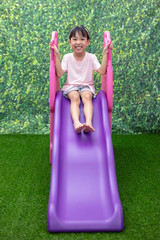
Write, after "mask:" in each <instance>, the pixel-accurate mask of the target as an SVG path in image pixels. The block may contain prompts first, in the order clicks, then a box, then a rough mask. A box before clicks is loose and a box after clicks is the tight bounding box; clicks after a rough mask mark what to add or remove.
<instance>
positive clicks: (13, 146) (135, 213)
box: [0, 135, 160, 240]
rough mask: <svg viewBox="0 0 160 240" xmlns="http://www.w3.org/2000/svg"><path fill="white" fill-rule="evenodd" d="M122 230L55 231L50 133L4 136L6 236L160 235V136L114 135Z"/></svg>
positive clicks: (0, 169) (2, 215) (1, 226)
mask: <svg viewBox="0 0 160 240" xmlns="http://www.w3.org/2000/svg"><path fill="white" fill-rule="evenodd" d="M112 139H113V147H114V153H115V164H116V174H117V182H118V187H119V194H120V198H121V202H122V207H123V214H124V231H123V232H120V233H106V232H97V233H53V234H51V233H49V232H48V231H47V208H48V199H49V188H50V170H51V166H50V164H49V135H1V136H0V240H14V239H15V240H25V239H26V240H30V239H31V240H43V239H45V240H49V239H53V240H70V239H74V240H83V239H86V240H95V239H96V240H104V239H105V240H107V239H112V240H117V239H118V240H130V239H133V240H158V239H160V136H159V135H113V136H112Z"/></svg>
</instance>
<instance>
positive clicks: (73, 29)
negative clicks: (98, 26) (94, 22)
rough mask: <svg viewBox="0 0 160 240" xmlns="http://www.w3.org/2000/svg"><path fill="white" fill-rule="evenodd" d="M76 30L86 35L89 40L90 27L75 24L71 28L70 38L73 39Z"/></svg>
mask: <svg viewBox="0 0 160 240" xmlns="http://www.w3.org/2000/svg"><path fill="white" fill-rule="evenodd" d="M76 32H80V33H82V36H83V37H86V38H87V40H89V39H90V37H89V32H88V29H87V28H86V27H85V26H83V25H81V26H75V27H73V28H72V29H71V30H70V32H69V39H70V40H71V38H72V37H75V35H76Z"/></svg>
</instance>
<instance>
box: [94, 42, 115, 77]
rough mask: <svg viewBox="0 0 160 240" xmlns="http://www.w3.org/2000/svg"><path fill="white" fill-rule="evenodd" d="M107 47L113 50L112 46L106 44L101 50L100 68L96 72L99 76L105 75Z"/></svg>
mask: <svg viewBox="0 0 160 240" xmlns="http://www.w3.org/2000/svg"><path fill="white" fill-rule="evenodd" d="M109 47H110V48H111V49H113V44H112V43H111V44H110V43H108V44H107V45H106V46H105V48H104V49H103V57H102V63H101V66H100V68H99V69H98V70H97V72H98V73H99V74H101V75H103V74H105V73H106V68H107V57H108V51H109Z"/></svg>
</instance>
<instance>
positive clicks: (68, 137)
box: [48, 90, 123, 232]
mask: <svg viewBox="0 0 160 240" xmlns="http://www.w3.org/2000/svg"><path fill="white" fill-rule="evenodd" d="M93 108H94V113H93V127H94V128H95V132H93V133H83V132H82V133H80V134H77V133H76V132H75V130H74V127H73V122H72V119H71V114H70V101H69V100H67V99H65V98H64V97H63V95H62V91H57V94H56V97H55V107H54V127H53V129H52V128H51V130H52V131H53V133H52V134H51V136H53V139H52V141H51V163H52V168H51V183H50V196H49V205H48V231H50V232H94V231H122V230H123V212H122V206H121V202H120V198H119V193H118V187H117V180H116V171H115V163H114V153H113V145H112V138H111V131H110V123H109V113H108V111H107V109H108V107H107V98H106V94H105V92H104V91H102V90H101V91H99V92H98V94H97V96H96V98H95V99H94V100H93ZM80 121H81V122H82V123H84V122H85V119H84V114H83V103H82V102H81V104H80Z"/></svg>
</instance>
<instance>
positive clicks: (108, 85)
mask: <svg viewBox="0 0 160 240" xmlns="http://www.w3.org/2000/svg"><path fill="white" fill-rule="evenodd" d="M108 43H111V37H110V32H109V31H105V32H104V42H103V48H104V47H105V46H106V45H107V44H108ZM101 89H102V90H103V91H104V93H105V95H106V98H107V104H108V115H109V125H110V131H111V133H112V109H113V68H112V51H111V49H110V48H109V52H108V60H107V69H106V74H104V75H103V76H102V83H101Z"/></svg>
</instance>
